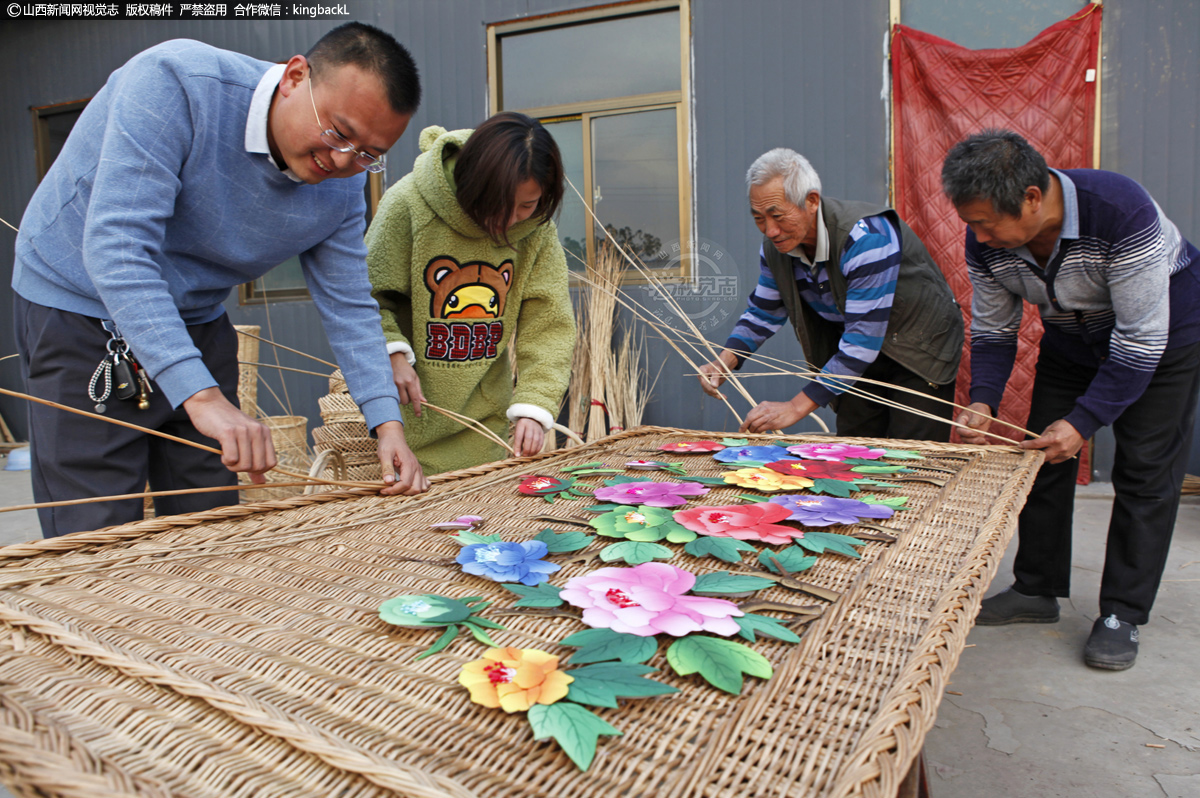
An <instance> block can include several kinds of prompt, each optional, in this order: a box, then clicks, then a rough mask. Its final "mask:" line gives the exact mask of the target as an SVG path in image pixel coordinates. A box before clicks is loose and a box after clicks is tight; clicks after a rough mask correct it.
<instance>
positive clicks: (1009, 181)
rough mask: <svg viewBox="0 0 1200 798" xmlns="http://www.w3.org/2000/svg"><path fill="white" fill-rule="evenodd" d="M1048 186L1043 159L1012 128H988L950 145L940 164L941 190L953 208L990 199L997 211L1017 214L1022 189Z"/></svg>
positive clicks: (1047, 174)
mask: <svg viewBox="0 0 1200 798" xmlns="http://www.w3.org/2000/svg"><path fill="white" fill-rule="evenodd" d="M1030 186H1037V187H1038V188H1039V189H1041V191H1042V192H1043V193H1045V191H1046V190H1047V189H1048V188H1050V170H1049V169H1047V168H1046V159H1045V158H1043V157H1042V155H1041V153H1039V152H1038V151H1037V150H1035V149H1034V148H1033V147H1032V146H1031V145H1030V143H1029V142H1028V141H1026V140H1025V139H1023V138H1021V137H1020V136H1018V135H1017V134H1016V133H1013V132H1012V131H1011V130H998V129H995V128H988V129H987V130H984V131H983V132H981V133H976V134H975V135H973V136H968V137H967V138H965V139H963V140H962V141H960V142H958V143H957V144H955V145H954V146H953V147H952V148H950V152H948V153H946V160H945V161H944V162H943V163H942V190H943V191H945V192H946V196H947V197H948V198H949V200H950V202H951V204H953V205H954V206H955V207H958V206H960V205H963V204H965V203H968V202H971V201H973V200H980V199H985V200H990V201H991V203H992V207H994V208H995V209H996V211H997V212H998V213H1002V214H1004V215H1006V216H1020V215H1021V206H1022V204H1024V202H1025V191H1026V190H1027V189H1028V188H1029V187H1030Z"/></svg>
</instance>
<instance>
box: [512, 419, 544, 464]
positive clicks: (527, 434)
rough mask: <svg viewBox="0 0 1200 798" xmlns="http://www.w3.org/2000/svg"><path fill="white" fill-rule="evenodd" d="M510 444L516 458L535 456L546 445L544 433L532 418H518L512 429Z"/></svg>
mask: <svg viewBox="0 0 1200 798" xmlns="http://www.w3.org/2000/svg"><path fill="white" fill-rule="evenodd" d="M512 443H513V449H515V450H516V452H517V456H518V457H529V456H531V455H535V454H537V453H538V452H540V451H541V450H542V447H543V446H545V445H546V431H545V430H544V429H542V425H541V424H540V423H538V422H537V421H534V420H533V419H532V418H518V419H517V423H516V425H515V426H514V427H513V436H512Z"/></svg>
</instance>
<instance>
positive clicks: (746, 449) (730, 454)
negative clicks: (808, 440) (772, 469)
mask: <svg viewBox="0 0 1200 798" xmlns="http://www.w3.org/2000/svg"><path fill="white" fill-rule="evenodd" d="M787 456H788V451H787V449H784V448H783V447H782V446H738V447H732V446H731V447H730V448H728V449H722V450H721V451H719V452H717V453H715V454H714V455H713V458H714V459H715V460H717V461H718V462H721V463H738V464H741V463H773V462H775V461H776V460H783V459H784V458H786V457H787Z"/></svg>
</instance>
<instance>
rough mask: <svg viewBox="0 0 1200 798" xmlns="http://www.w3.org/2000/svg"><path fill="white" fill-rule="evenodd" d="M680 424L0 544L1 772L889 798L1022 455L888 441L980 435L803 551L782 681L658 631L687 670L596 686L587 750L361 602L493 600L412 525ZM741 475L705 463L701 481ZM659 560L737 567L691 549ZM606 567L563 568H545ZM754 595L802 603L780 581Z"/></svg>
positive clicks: (572, 571) (1029, 457)
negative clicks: (884, 535)
mask: <svg viewBox="0 0 1200 798" xmlns="http://www.w3.org/2000/svg"><path fill="white" fill-rule="evenodd" d="M696 437H708V435H707V434H706V433H694V432H692V433H688V432H685V431H679V430H667V429H661V428H641V429H639V430H633V431H630V432H626V433H622V434H621V435H616V436H611V437H609V438H606V439H604V440H602V441H599V442H597V443H594V444H589V445H588V446H585V447H580V448H576V449H570V450H565V451H560V452H558V453H552V454H549V455H539V456H538V457H536V458H527V459H524V460H516V461H507V462H506V463H501V464H494V465H492V466H485V467H481V468H479V469H473V470H472V471H470V472H458V473H457V474H453V475H441V476H439V477H437V478H435V485H434V488H433V490H432V491H430V492H429V493H428V494H425V495H423V496H420V497H414V498H383V497H379V496H375V495H361V493H362V492H360V495H352V494H350V493H340V494H329V493H325V494H315V495H312V496H305V497H301V498H297V499H292V500H289V501H286V502H275V503H273V504H264V505H258V506H253V505H240V506H237V507H233V508H226V509H224V510H221V511H210V512H208V513H197V514H193V515H189V516H177V517H174V518H158V519H153V520H152V521H144V522H139V523H138V524H132V525H128V526H125V527H116V528H112V529H108V530H101V531H98V532H92V533H81V534H78V535H73V536H70V537H68V538H65V539H64V538H59V539H54V540H48V541H41V542H38V543H34V544H25V545H19V546H10V547H8V548H6V549H0V724H2V725H3V729H2V730H0V778H2V779H3V780H5V781H6V783H8V784H10V785H11V787H12V789H14V791H16V792H17V794H21V795H26V794H28V795H32V794H35V792H34V791H35V790H40V792H36V794H39V795H43V794H53V795H62V796H81V797H82V796H88V798H92V796H95V795H97V794H102V791H104V792H107V793H111V794H114V795H123V794H139V795H187V796H208V795H213V796H217V795H220V796H263V795H284V794H287V795H290V796H295V795H314V796H316V795H321V796H324V795H344V796H375V795H389V794H400V795H412V796H434V795H455V796H465V795H478V796H513V797H514V798H515V797H517V796H520V797H521V798H531V797H532V796H547V797H548V796H556V797H557V796H589V798H590V796H616V795H623V796H649V795H653V796H655V797H656V798H660V797H661V798H667V797H668V796H692V795H703V796H721V797H722V798H733V797H734V796H746V795H754V796H773V795H779V796H844V795H870V796H885V795H887V796H894V795H895V791H896V787H897V785H898V784H899V782H900V780H901V779H902V778H903V777H904V775H905V773H906V772H907V771H908V769H909V766H910V765H911V763H912V761H913V759H914V758H915V756H916V755H917V753H918V751H919V750H920V747H921V744H922V741H923V739H924V735H925V733H926V731H927V730H928V729H929V728H930V727H931V726H932V724H933V721H934V717H935V714H936V710H937V706H938V703H939V701H940V698H941V693H942V689H943V687H944V685H945V682H946V679H947V678H948V676H949V674H950V672H951V671H952V670H953V668H954V666H955V664H956V663H957V661H958V656H959V654H960V652H961V650H962V646H963V643H964V640H965V637H966V634H967V632H968V631H969V629H970V626H971V619H973V617H974V614H975V612H976V610H977V609H978V605H979V601H980V599H981V598H982V596H983V594H984V591H985V590H986V588H987V585H988V583H989V582H990V580H991V577H992V575H993V574H994V572H995V569H996V567H997V565H998V562H999V558H1000V556H1001V555H1002V553H1003V549H1004V546H1005V545H1006V543H1007V541H1008V539H1009V538H1010V536H1011V534H1012V531H1013V529H1014V528H1015V524H1016V517H1017V512H1018V511H1019V509H1020V506H1021V504H1022V503H1023V500H1024V496H1025V494H1026V492H1027V491H1028V488H1029V485H1030V484H1031V482H1032V478H1033V475H1034V473H1035V472H1036V469H1037V465H1038V463H1039V462H1040V457H1041V455H1040V454H1039V453H1024V452H1018V451H1017V450H1014V449H1007V448H1002V447H970V446H960V445H942V446H938V445H929V444H924V445H922V444H920V443H915V442H887V443H888V445H890V446H892V447H895V446H897V445H904V446H913V447H915V448H920V449H921V450H922V451H924V452H925V453H926V454H927V455H931V456H934V457H936V456H939V455H945V454H959V455H962V454H966V455H968V456H970V458H971V460H970V461H969V462H967V463H963V462H961V461H955V460H942V461H939V464H940V465H942V466H944V467H950V468H954V469H957V473H956V474H955V475H954V476H953V477H952V478H951V479H950V480H949V482H947V484H946V486H945V487H944V488H938V487H935V486H932V485H928V484H918V483H913V484H910V485H907V486H905V487H906V490H905V492H906V493H907V494H908V495H909V496H910V502H909V505H910V509H909V510H906V511H905V512H903V513H900V514H898V515H897V516H896V517H895V518H894V519H892V520H891V521H889V522H888V523H889V524H891V525H893V526H895V527H897V528H899V529H901V530H903V534H902V535H901V536H900V539H899V541H898V542H897V543H895V544H883V543H871V544H868V545H867V546H866V547H865V548H864V549H863V556H862V559H861V560H850V559H847V558H844V557H839V556H832V555H825V556H822V557H821V558H820V561H819V563H818V565H817V566H815V567H814V568H813V569H811V570H809V571H807V572H805V577H804V578H805V579H806V580H807V581H810V582H813V583H815V584H818V585H821V586H823V587H826V588H831V589H834V590H838V591H842V592H843V595H842V597H841V598H840V599H838V600H837V601H836V602H834V603H832V604H829V606H828V607H827V609H826V612H825V614H824V615H823V616H822V617H821V618H820V619H819V620H817V621H815V622H813V623H812V624H811V625H810V626H809V627H808V629H807V631H806V632H805V634H804V638H803V640H802V642H801V643H799V644H796V645H787V644H782V643H777V642H774V641H769V640H761V639H760V641H759V642H758V643H756V644H754V646H753V648H754V649H755V650H756V651H758V652H760V653H762V654H763V655H765V656H766V657H767V658H768V659H769V660H770V661H771V662H772V664H773V665H774V667H775V669H776V674H775V677H774V678H773V679H771V680H769V681H760V680H757V679H747V683H746V686H745V687H744V688H743V691H742V694H741V695H740V696H731V695H728V694H725V693H722V692H719V691H717V690H715V689H713V688H711V687H710V686H708V685H707V683H705V682H703V681H701V680H700V679H699V678H697V677H688V678H681V677H678V676H676V675H675V674H674V673H673V672H671V671H670V670H669V669H668V668H667V666H666V663H665V660H664V657H663V654H662V653H661V651H662V649H665V647H662V648H660V653H659V654H658V655H657V656H656V657H655V658H654V659H652V660H651V661H650V663H649V664H650V665H652V666H654V667H657V668H659V670H660V672H659V673H658V674H656V675H655V678H656V679H659V680H661V681H664V682H666V683H669V684H672V685H674V686H676V687H678V688H679V689H680V692H679V693H677V694H674V695H671V696H665V697H659V698H653V699H637V700H630V701H622V702H621V706H620V707H619V708H618V709H600V710H597V713H598V714H599V715H600V716H601V717H603V718H604V719H605V720H607V721H609V722H610V723H612V724H613V725H615V726H616V727H618V728H619V729H621V730H622V731H623V732H624V735H623V736H621V737H609V738H603V740H602V742H601V743H600V746H599V748H598V751H597V755H596V759H595V761H594V762H593V764H592V766H591V768H590V770H588V771H587V772H586V773H583V772H580V771H579V770H577V769H576V768H575V766H574V765H573V764H572V763H571V762H570V761H569V760H568V759H567V757H566V756H565V755H564V754H562V753H561V752H560V750H559V749H558V747H557V746H556V745H554V744H553V743H552V742H536V741H534V740H533V739H532V736H533V735H532V732H531V730H530V727H529V724H528V722H527V721H526V719H525V717H524V716H523V715H520V714H518V715H507V714H505V713H503V712H500V711H498V710H489V709H485V708H483V707H480V706H478V705H476V704H472V703H471V702H470V701H469V700H468V696H467V692H466V691H465V690H464V689H462V688H461V687H459V686H458V684H457V676H458V672H459V669H460V668H461V666H462V665H463V663H465V662H467V661H469V660H472V659H476V658H478V656H479V655H480V653H481V652H482V647H481V646H480V645H479V644H478V643H476V642H474V641H472V640H469V639H467V638H465V637H464V638H460V639H459V640H457V641H455V642H454V643H452V644H451V645H450V646H449V648H447V649H446V650H445V651H444V652H442V653H441V654H438V655H436V656H433V657H429V658H427V659H424V660H421V661H419V662H414V657H416V656H417V655H418V654H419V653H421V652H422V651H423V650H424V649H425V648H427V647H428V646H429V645H430V644H431V643H432V642H433V641H434V640H435V639H436V637H437V636H438V634H439V630H421V629H402V628H398V627H392V626H388V625H386V624H384V623H383V622H381V621H380V620H379V618H378V615H377V609H378V606H379V604H380V603H381V602H382V601H383V600H385V599H387V598H390V597H391V596H394V595H398V594H403V593H441V594H444V595H448V596H454V597H464V596H472V595H483V596H487V597H488V598H490V599H493V600H495V601H496V602H497V604H496V605H494V606H493V609H498V608H500V607H504V606H508V605H511V603H512V601H513V600H514V599H515V596H513V595H512V594H510V593H509V592H508V591H506V590H504V589H503V588H501V587H499V586H498V585H496V584H494V583H491V582H486V581H484V580H481V579H477V578H475V577H470V576H466V575H463V574H461V573H460V572H459V571H458V570H457V567H455V566H452V565H447V564H445V563H447V562H448V561H449V560H450V559H451V558H452V557H453V556H454V555H455V553H456V552H457V550H458V547H457V546H456V545H455V544H454V543H453V541H451V540H449V539H448V538H447V536H446V534H445V533H437V532H433V531H431V530H429V529H428V525H429V524H430V523H435V522H440V521H445V520H450V519H452V518H454V517H456V516H458V515H461V514H465V513H475V514H479V515H483V516H485V517H487V518H488V519H489V522H488V526H487V527H486V528H485V529H486V531H488V532H497V531H499V532H502V533H503V534H504V537H505V539H508V540H519V539H526V538H529V537H532V536H533V535H534V534H536V533H537V531H539V530H540V529H543V528H545V527H546V526H547V524H546V522H544V521H537V520H534V519H533V518H531V516H535V515H539V514H542V513H547V512H550V513H553V514H555V515H559V516H560V517H561V516H565V515H569V514H572V513H573V512H577V509H576V508H580V507H582V506H585V505H583V504H578V503H575V502H570V501H565V500H563V499H559V500H558V501H556V502H555V503H554V504H553V505H551V504H547V503H546V502H544V501H542V500H541V499H539V498H536V497H529V496H522V495H520V494H518V493H517V491H516V486H517V483H518V482H519V479H520V477H521V476H523V475H526V474H529V473H534V472H537V473H549V474H556V473H558V469H560V468H562V467H564V466H569V465H575V464H579V463H583V462H592V461H596V460H602V461H603V462H605V463H606V464H608V465H614V466H619V465H620V464H622V463H624V462H625V461H626V460H629V459H635V458H645V457H647V456H653V454H652V453H653V452H655V451H656V450H657V447H658V446H659V445H660V444H662V443H664V442H668V441H678V440H684V439H695V438H696ZM789 440H791V439H789ZM795 440H797V441H800V440H804V438H803V437H799V438H795ZM809 440H813V441H828V440H829V438H826V437H820V438H818V437H814V438H810V439H809ZM685 457H686V458H687V459H684V458H685ZM671 459H673V460H680V459H683V460H684V463H685V465H686V467H687V468H688V470H689V473H693V474H699V475H708V476H715V475H717V474H719V473H720V472H721V470H722V468H721V467H720V464H718V463H716V462H715V461H713V460H712V458H710V457H707V456H703V455H676V456H673V457H672V458H671ZM648 478H651V479H664V478H666V477H665V476H664V475H662V474H659V473H654V474H651V475H649V476H648ZM585 480H586V478H585ZM586 481H595V482H597V484H598V479H597V478H591V479H590V480H586ZM741 492H744V491H743V489H740V488H734V487H730V488H715V489H713V491H712V492H711V493H710V494H709V495H708V496H707V497H706V498H705V499H704V500H703V501H704V502H705V503H708V504H717V503H730V502H734V501H737V499H736V496H737V495H738V494H739V493H741ZM581 501H586V500H581ZM694 503H695V502H693V504H694ZM271 507H275V508H276V509H271ZM836 529H837V528H836V527H835V528H833V530H834V531H836ZM601 545H603V543H600V542H598V543H593V544H592V546H593V548H599V547H600V546H601ZM673 562H675V563H676V564H679V565H681V566H684V567H687V568H689V569H691V570H693V571H701V572H703V571H717V570H727V569H728V568H729V567H730V566H729V565H728V564H725V563H720V562H718V561H715V560H711V559H705V560H697V559H694V558H692V557H689V556H687V555H685V554H683V552H682V549H679V553H678V555H677V556H676V558H675V560H673ZM599 565H603V563H592V564H575V565H569V566H567V567H565V568H564V569H563V571H561V572H559V574H556V575H555V578H554V580H553V581H554V583H555V584H562V582H563V581H565V580H566V579H567V578H570V577H571V576H575V575H578V574H580V573H584V572H586V571H588V570H591V569H593V568H596V567H598V566H599ZM758 597H761V598H766V599H774V600H779V601H787V602H793V603H796V602H798V601H799V602H800V603H810V602H811V600H810V599H809V598H808V597H804V598H801V599H799V600H798V599H797V598H796V595H795V594H789V593H788V592H787V591H785V590H783V589H781V588H772V589H771V590H768V591H763V592H761V593H759V594H758ZM490 612H491V610H488V611H485V613H484V615H485V617H493V618H494V619H495V620H500V621H502V622H503V623H504V624H505V626H506V627H507V631H497V632H495V633H494V636H495V638H496V640H497V641H498V642H499V643H500V644H501V645H507V646H514V647H520V648H542V649H544V650H547V651H550V652H552V653H558V654H560V655H562V656H564V657H565V656H567V655H568V654H569V653H570V651H571V649H568V648H564V647H561V646H559V645H558V642H557V641H559V640H561V639H562V638H564V637H565V636H567V635H568V634H571V633H573V632H576V631H579V630H580V629H582V628H584V627H583V626H582V624H581V623H579V622H578V621H576V620H573V619H570V618H561V617H537V616H520V617H517V616H508V617H499V616H492V615H490Z"/></svg>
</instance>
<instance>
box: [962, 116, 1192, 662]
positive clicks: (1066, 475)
mask: <svg viewBox="0 0 1200 798" xmlns="http://www.w3.org/2000/svg"><path fill="white" fill-rule="evenodd" d="M942 185H943V188H944V189H945V192H946V195H947V196H948V197H949V198H950V201H951V202H952V203H953V204H954V207H955V209H956V210H957V212H958V215H959V217H960V218H961V219H962V220H963V221H964V222H966V223H967V228H968V229H967V234H966V257H967V267H968V269H969V272H970V277H971V284H972V286H973V287H974V299H973V301H972V306H971V307H972V322H971V401H972V404H971V405H970V410H969V411H968V412H965V413H963V414H962V416H961V417H960V418H959V421H960V422H961V423H963V424H966V425H968V426H970V427H972V428H974V429H975V430H977V432H976V433H974V434H972V433H964V434H963V439H964V440H966V441H968V442H970V443H983V442H985V440H986V436H985V435H984V432H986V430H987V429H988V427H989V424H990V422H991V418H992V416H993V415H994V413H995V409H996V407H997V406H998V405H999V404H1000V398H1001V396H1002V395H1003V393H1004V385H1005V383H1006V382H1007V381H1008V376H1009V373H1010V372H1011V371H1012V367H1013V361H1014V358H1015V355H1016V351H1017V330H1018V328H1019V326H1020V323H1021V310H1022V300H1028V301H1029V302H1031V303H1032V304H1034V305H1037V307H1038V310H1039V311H1040V313H1041V317H1042V323H1043V325H1044V328H1045V332H1044V334H1043V336H1042V341H1041V345H1040V351H1039V354H1038V364H1037V376H1036V378H1035V380H1034V388H1033V405H1032V408H1031V410H1030V414H1029V421H1028V423H1027V425H1026V426H1027V427H1028V428H1029V429H1031V430H1035V431H1042V433H1041V437H1039V438H1036V439H1035V440H1030V441H1025V442H1024V443H1022V444H1021V445H1022V446H1023V447H1024V448H1027V449H1041V450H1043V451H1044V452H1045V455H1046V463H1047V465H1043V466H1042V469H1041V471H1039V472H1038V476H1037V480H1036V482H1035V483H1034V486H1033V489H1032V491H1031V492H1030V495H1029V499H1028V501H1027V502H1026V504H1025V508H1024V509H1023V510H1022V512H1021V519H1020V527H1019V539H1020V543H1019V546H1018V549H1017V558H1016V562H1015V564H1014V565H1013V574H1014V576H1015V577H1016V579H1015V582H1014V583H1013V585H1012V587H1011V588H1009V589H1008V590H1006V591H1004V592H1003V593H1000V594H999V595H997V596H993V597H992V598H989V599H986V600H985V601H984V602H983V607H982V608H981V610H980V612H979V617H978V619H977V621H976V623H979V624H983V625H999V624H1009V623H1053V622H1055V621H1057V620H1058V616H1059V609H1058V599H1057V597H1059V596H1067V595H1069V589H1070V576H1071V523H1072V509H1073V498H1074V491H1075V472H1076V470H1077V463H1076V461H1074V460H1072V459H1071V458H1073V457H1074V456H1075V454H1076V453H1077V452H1078V451H1079V449H1080V448H1081V447H1082V446H1083V444H1084V442H1085V441H1086V440H1087V439H1088V438H1090V437H1091V436H1092V434H1093V433H1094V432H1095V431H1096V430H1097V429H1099V428H1100V427H1102V426H1107V425H1112V428H1113V434H1114V436H1115V437H1116V443H1117V449H1116V457H1115V461H1114V464H1113V475H1112V481H1113V488H1114V491H1115V494H1116V497H1115V499H1114V501H1113V510H1112V518H1111V520H1110V525H1109V532H1108V548H1107V553H1106V558H1105V563H1104V573H1103V576H1102V577H1101V582H1100V617H1099V618H1097V619H1096V621H1095V623H1094V624H1093V626H1092V633H1091V636H1090V637H1089V638H1088V641H1087V644H1086V645H1085V647H1084V661H1085V662H1086V663H1087V664H1088V665H1090V666H1092V667H1095V668H1105V669H1109V670H1123V669H1125V668H1128V667H1130V666H1132V665H1133V663H1134V660H1135V659H1136V658H1137V651H1138V629H1137V627H1138V626H1139V625H1141V624H1144V623H1146V622H1147V621H1148V620H1149V615H1150V607H1151V605H1152V604H1153V603H1154V597H1155V594H1156V593H1157V592H1158V585H1159V581H1160V580H1161V578H1162V572H1163V568H1164V566H1165V565H1166V559H1167V549H1168V547H1169V546H1170V542H1171V532H1172V530H1173V529H1174V526H1175V516H1176V511H1177V510H1178V508H1179V496H1180V488H1181V486H1182V483H1183V477H1184V469H1185V468H1186V465H1187V458H1188V453H1189V449H1190V442H1191V437H1192V427H1193V422H1194V421H1195V411H1196V397H1197V386H1198V385H1200V251H1197V249H1196V248H1195V247H1194V246H1192V245H1191V244H1189V243H1188V242H1187V240H1186V239H1184V238H1183V236H1181V235H1180V233H1179V230H1178V228H1177V227H1176V226H1175V225H1174V224H1173V223H1172V222H1171V220H1170V219H1168V218H1167V217H1166V216H1165V215H1164V214H1163V212H1162V209H1161V208H1159V207H1158V205H1157V204H1156V203H1155V202H1154V200H1153V199H1152V198H1151V197H1150V195H1149V194H1147V193H1146V190H1145V189H1144V188H1142V187H1141V186H1140V185H1138V184H1137V183H1135V182H1134V181H1133V180H1130V179H1129V178H1127V177H1123V176H1122V175H1118V174H1115V173H1113V172H1105V171H1100V170H1095V169H1067V170H1058V169H1048V168H1047V166H1046V161H1045V160H1044V159H1043V158H1042V156H1041V154H1040V153H1038V152H1037V150H1035V149H1034V148H1033V147H1031V146H1030V145H1029V143H1028V142H1026V141H1025V139H1023V138H1021V137H1020V136H1018V135H1017V134H1016V133H1012V132H1009V131H1004V130H985V131H984V132H982V133H979V134H977V135H974V136H971V137H969V138H967V139H965V140H963V141H961V142H959V143H958V144H956V145H955V146H954V147H953V148H952V149H951V150H950V152H949V154H948V155H947V156H946V160H945V163H944V164H943V167H942Z"/></svg>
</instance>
